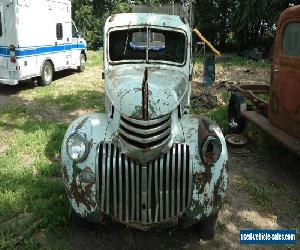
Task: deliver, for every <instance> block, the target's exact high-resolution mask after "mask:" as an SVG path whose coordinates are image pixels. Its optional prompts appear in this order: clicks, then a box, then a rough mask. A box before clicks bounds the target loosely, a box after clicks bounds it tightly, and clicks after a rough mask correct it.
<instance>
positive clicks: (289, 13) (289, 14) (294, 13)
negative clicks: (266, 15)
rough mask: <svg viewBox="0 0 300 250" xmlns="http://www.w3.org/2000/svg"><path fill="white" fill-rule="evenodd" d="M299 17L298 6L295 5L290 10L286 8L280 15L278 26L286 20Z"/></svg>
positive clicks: (299, 8)
mask: <svg viewBox="0 0 300 250" xmlns="http://www.w3.org/2000/svg"><path fill="white" fill-rule="evenodd" d="M295 17H300V5H296V6H293V7H290V8H287V9H286V10H285V11H283V12H282V13H281V15H280V18H279V20H278V25H280V24H281V23H282V22H284V21H285V20H286V19H289V18H295Z"/></svg>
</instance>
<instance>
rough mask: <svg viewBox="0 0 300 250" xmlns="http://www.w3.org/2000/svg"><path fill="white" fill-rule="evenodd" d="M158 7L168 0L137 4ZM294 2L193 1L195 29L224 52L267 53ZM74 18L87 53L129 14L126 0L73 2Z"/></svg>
mask: <svg viewBox="0 0 300 250" xmlns="http://www.w3.org/2000/svg"><path fill="white" fill-rule="evenodd" d="M134 2H135V4H149V5H157V4H164V3H169V2H170V1H169V0H136V1H134ZM296 2H297V0H201V1H194V14H195V26H196V27H197V28H198V29H199V30H200V31H201V32H202V34H204V35H205V37H206V38H207V39H208V40H209V41H211V42H212V43H213V44H214V45H216V46H217V47H219V48H220V50H224V49H244V48H250V49H251V48H262V49H269V48H270V47H271V45H272V42H273V40H274V35H275V27H276V22H277V20H278V17H279V15H280V13H281V12H282V11H283V10H284V9H285V8H287V7H288V6H290V5H291V4H296ZM72 6H73V18H74V21H75V23H76V25H77V27H78V28H79V30H80V31H82V32H83V33H84V37H85V38H86V40H87V42H88V47H89V49H98V48H99V47H101V46H102V45H103V27H104V24H105V21H106V18H107V17H108V16H110V15H111V14H114V13H122V12H130V10H131V5H130V4H129V3H128V1H127V0H110V1H109V0H101V1H96V0H72Z"/></svg>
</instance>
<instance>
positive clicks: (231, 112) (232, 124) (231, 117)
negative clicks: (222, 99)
mask: <svg viewBox="0 0 300 250" xmlns="http://www.w3.org/2000/svg"><path fill="white" fill-rule="evenodd" d="M242 105H244V106H245V107H246V103H245V98H244V96H243V95H242V94H241V93H238V92H233V93H232V94H231V97H230V100H229V105H228V131H229V132H230V133H237V134H240V133H242V132H243V131H244V129H245V126H246V119H245V118H244V117H242V109H241V107H242Z"/></svg>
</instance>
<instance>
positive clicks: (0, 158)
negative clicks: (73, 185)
mask: <svg viewBox="0 0 300 250" xmlns="http://www.w3.org/2000/svg"><path fill="white" fill-rule="evenodd" d="M101 57H102V56H101V53H99V52H89V54H88V58H89V61H88V65H87V72H86V73H82V74H78V73H75V72H73V73H72V72H63V73H59V74H58V77H57V80H56V81H55V82H53V84H52V85H50V86H48V87H33V86H32V87H31V86H29V85H27V86H25V85H19V86H17V87H11V86H7V87H5V86H1V89H0V91H3V92H4V94H7V97H8V98H9V100H10V101H9V104H8V105H6V106H5V107H3V108H1V110H0V180H1V181H0V225H1V223H3V222H4V221H9V220H10V219H13V218H15V217H17V216H18V215H20V214H23V213H25V212H28V213H31V214H33V220H38V219H42V221H43V222H42V225H41V226H40V228H41V229H45V230H46V232H47V234H49V235H50V236H49V237H50V238H51V237H53V236H51V235H53V234H55V231H56V230H57V228H60V227H66V226H67V225H68V213H69V204H68V200H67V197H66V195H65V189H64V185H63V182H62V181H61V166H60V146H61V142H62V139H63V136H64V134H65V131H66V129H67V127H68V125H69V123H70V122H71V121H72V120H73V119H74V118H76V117H77V113H79V114H80V112H84V111H85V110H88V111H100V112H102V111H103V107H104V104H103V91H102V88H101V73H99V71H100V70H99V68H100V66H101V61H102V60H101ZM87 76H88V77H87ZM72 113H73V115H72ZM27 226H28V225H27ZM25 229H26V227H25V228H24V230H25ZM17 236H18V233H17V232H15V231H12V232H4V233H3V232H2V233H0V249H13V248H14V244H13V241H14V239H16V237H17ZM54 244H56V243H55V241H53V243H51V244H49V246H47V248H49V249H56V248H57V247H56V246H55V245H54ZM38 247H40V246H39V244H38V242H37V241H35V240H34V238H30V239H29V240H25V241H24V242H23V243H22V245H20V246H19V248H20V249H34V248H38Z"/></svg>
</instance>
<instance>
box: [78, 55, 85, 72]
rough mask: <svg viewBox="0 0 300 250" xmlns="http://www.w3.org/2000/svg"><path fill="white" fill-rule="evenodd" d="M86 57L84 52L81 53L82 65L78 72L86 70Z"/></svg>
mask: <svg viewBox="0 0 300 250" xmlns="http://www.w3.org/2000/svg"><path fill="white" fill-rule="evenodd" d="M85 63H86V58H85V55H84V54H83V53H81V54H80V65H79V66H78V72H84V70H85Z"/></svg>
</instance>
